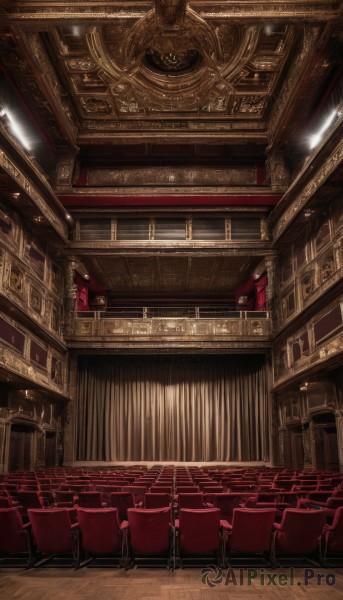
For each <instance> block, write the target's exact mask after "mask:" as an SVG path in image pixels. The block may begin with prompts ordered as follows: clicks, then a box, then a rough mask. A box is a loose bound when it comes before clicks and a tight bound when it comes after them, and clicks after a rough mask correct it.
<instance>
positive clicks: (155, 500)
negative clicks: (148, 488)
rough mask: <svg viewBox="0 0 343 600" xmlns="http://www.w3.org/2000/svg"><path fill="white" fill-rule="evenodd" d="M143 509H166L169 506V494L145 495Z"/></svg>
mask: <svg viewBox="0 0 343 600" xmlns="http://www.w3.org/2000/svg"><path fill="white" fill-rule="evenodd" d="M144 503H145V508H166V507H169V506H170V495H169V494H155V493H150V494H149V493H147V494H145V499H144Z"/></svg>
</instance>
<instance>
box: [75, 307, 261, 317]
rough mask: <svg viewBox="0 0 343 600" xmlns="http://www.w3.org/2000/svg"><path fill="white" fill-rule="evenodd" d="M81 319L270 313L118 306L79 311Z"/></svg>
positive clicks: (232, 315) (237, 315)
mask: <svg viewBox="0 0 343 600" xmlns="http://www.w3.org/2000/svg"><path fill="white" fill-rule="evenodd" d="M76 317H77V318H79V319H163V318H165V319H175V318H176V319H177V318H180V319H268V318H269V312H268V311H245V310H243V311H240V310H230V309H229V308H225V307H221V306H200V307H199V306H144V307H142V306H140V307H136V306H129V307H127V306H125V307H122V306H118V307H115V308H109V309H107V310H98V311H78V312H77V313H76Z"/></svg>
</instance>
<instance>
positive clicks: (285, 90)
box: [269, 26, 320, 146]
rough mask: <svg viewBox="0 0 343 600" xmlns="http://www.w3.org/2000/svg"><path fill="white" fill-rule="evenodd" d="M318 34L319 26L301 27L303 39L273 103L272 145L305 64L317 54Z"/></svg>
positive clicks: (279, 134) (303, 71)
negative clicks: (276, 99)
mask: <svg viewBox="0 0 343 600" xmlns="http://www.w3.org/2000/svg"><path fill="white" fill-rule="evenodd" d="M319 34H320V28H319V27H313V26H312V27H310V26H305V27H304V29H303V39H302V44H301V48H300V50H299V52H298V54H297V56H296V59H295V61H294V62H293V64H292V67H291V71H290V73H289V74H288V76H287V77H286V78H285V82H284V84H283V86H282V89H281V90H280V92H279V95H278V101H277V102H276V103H275V105H274V109H273V111H272V115H271V117H270V120H269V139H270V145H271V146H273V144H274V143H275V138H276V137H278V138H280V137H281V136H282V133H283V130H282V128H281V127H280V124H281V122H282V121H283V120H285V118H286V123H285V125H284V126H287V122H288V119H287V115H288V114H289V105H290V104H292V103H294V98H295V97H296V94H297V88H298V87H299V86H301V85H303V80H304V73H306V71H307V69H306V65H309V64H310V63H311V61H312V60H313V55H316V54H317V48H316V41H317V40H318V37H319Z"/></svg>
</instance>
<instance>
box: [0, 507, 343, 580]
mask: <svg viewBox="0 0 343 600" xmlns="http://www.w3.org/2000/svg"><path fill="white" fill-rule="evenodd" d="M28 514H29V522H28V523H26V524H23V523H22V520H21V518H20V514H19V512H18V510H17V509H16V508H8V509H0V532H1V533H0V552H1V553H7V554H20V553H23V554H24V555H26V560H27V566H30V567H31V566H33V565H35V566H41V565H43V564H44V563H45V562H47V561H48V560H49V559H50V558H51V555H60V554H62V555H64V554H70V555H71V556H72V560H73V564H74V565H75V566H76V567H80V566H83V565H85V564H88V562H89V561H90V560H91V559H93V558H99V557H103V556H106V557H110V559H111V560H112V564H113V560H114V559H117V561H118V564H119V565H120V566H125V567H126V568H128V567H129V566H133V565H134V564H135V563H136V562H137V561H138V560H140V559H149V560H151V558H152V557H153V558H155V559H159V560H165V562H166V564H167V566H171V567H174V568H175V567H176V566H182V565H183V563H184V562H185V561H188V560H191V561H193V560H194V559H198V558H200V557H203V558H205V559H206V561H208V560H209V559H211V560H212V559H213V560H216V561H217V562H218V564H219V565H220V566H227V565H228V564H230V563H231V561H232V559H233V557H234V555H235V554H236V553H238V554H239V555H241V554H244V555H248V556H251V555H255V554H260V553H267V554H268V555H269V559H270V561H271V563H272V564H273V565H274V566H275V565H276V563H277V560H278V558H279V557H280V556H282V555H290V556H291V557H294V556H299V555H304V554H306V555H311V556H313V555H316V557H317V559H318V560H319V561H320V563H321V564H323V565H327V564H328V561H329V559H330V557H331V556H335V555H337V554H338V555H340V556H341V555H342V552H343V507H341V508H339V509H338V510H337V512H336V515H335V519H334V522H333V524H332V525H331V526H328V525H326V523H325V517H326V515H325V511H323V510H314V509H286V510H285V512H284V514H283V517H282V521H281V523H277V522H275V510H273V509H247V508H243V509H239V508H235V509H234V511H233V515H232V520H231V522H228V521H226V520H222V519H221V518H220V516H221V515H220V510H219V509H217V508H206V509H181V510H180V515H179V519H178V520H177V521H176V522H175V524H172V523H171V522H170V512H169V509H167V508H160V509H137V508H131V509H129V510H128V520H127V521H122V522H121V523H120V521H119V518H118V512H117V509H115V508H103V509H78V510H76V509H67V508H64V509H63V508H62V509H61V508H57V509H47V510H42V509H36V510H34V509H31V510H29V513H28Z"/></svg>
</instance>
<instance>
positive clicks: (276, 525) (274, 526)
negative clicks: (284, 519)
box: [273, 523, 281, 531]
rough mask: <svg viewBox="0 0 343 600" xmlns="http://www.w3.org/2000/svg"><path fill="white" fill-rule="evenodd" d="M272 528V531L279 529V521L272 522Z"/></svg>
mask: <svg viewBox="0 0 343 600" xmlns="http://www.w3.org/2000/svg"><path fill="white" fill-rule="evenodd" d="M273 529H274V531H278V530H279V529H281V523H273Z"/></svg>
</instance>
